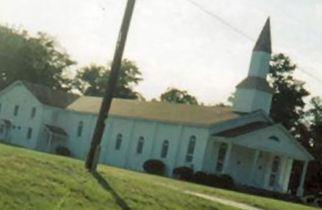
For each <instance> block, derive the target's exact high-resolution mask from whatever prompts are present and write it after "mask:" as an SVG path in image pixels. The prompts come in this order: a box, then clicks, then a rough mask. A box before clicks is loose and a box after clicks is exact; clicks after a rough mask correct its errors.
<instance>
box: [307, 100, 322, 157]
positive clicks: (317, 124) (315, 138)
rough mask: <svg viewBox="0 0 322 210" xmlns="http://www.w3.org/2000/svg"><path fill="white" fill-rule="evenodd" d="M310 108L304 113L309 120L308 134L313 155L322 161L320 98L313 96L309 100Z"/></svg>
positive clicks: (321, 101) (321, 109)
mask: <svg viewBox="0 0 322 210" xmlns="http://www.w3.org/2000/svg"><path fill="white" fill-rule="evenodd" d="M310 104H311V108H310V109H309V110H308V111H307V113H306V115H307V117H308V118H309V121H310V134H311V138H312V142H311V144H312V145H313V152H314V154H315V157H317V158H318V160H319V161H321V162H322V154H321V149H322V98H320V97H313V98H312V99H311V101H310Z"/></svg>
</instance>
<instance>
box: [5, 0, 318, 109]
mask: <svg viewBox="0 0 322 210" xmlns="http://www.w3.org/2000/svg"><path fill="white" fill-rule="evenodd" d="M194 1H195V2H198V4H200V5H202V6H203V7H204V8H206V9H207V10H208V11H211V12H212V13H213V14H216V15H218V16H220V17H221V18H223V19H224V20H225V21H227V22H229V23H230V24H232V25H234V26H235V27H237V28H239V29H240V30H242V31H243V32H244V33H245V34H247V35H248V36H250V37H252V38H254V39H256V38H257V36H258V35H259V32H260V30H261V28H262V27H263V24H264V22H265V19H266V18H267V16H270V17H271V24H272V40H273V51H274V52H275V53H277V52H283V53H286V54H287V55H289V56H291V58H292V59H293V60H294V61H295V62H296V63H297V64H298V65H299V66H300V67H301V68H302V69H305V70H306V71H308V72H310V73H311V74H313V75H314V76H315V77H316V78H320V80H321V81H322V72H321V71H322V1H321V0H283V1H280V0H270V1H267V0H194ZM125 4H126V1H125V0H0V23H1V24H8V25H10V26H15V27H21V28H24V29H27V30H28V31H30V32H32V33H35V32H37V31H43V32H47V33H49V34H50V35H52V36H53V37H55V38H56V39H57V40H58V41H59V43H60V44H61V45H62V46H63V47H64V48H65V49H66V51H67V52H68V53H69V54H70V55H71V57H72V58H73V59H74V60H76V61H77V62H78V66H84V65H88V64H90V63H97V64H106V63H107V61H110V60H111V59H112V56H113V52H114V47H115V42H116V38H117V34H118V30H119V26H120V23H121V18H122V15H123V10H124V7H125ZM253 45H254V42H253V41H250V40H248V39H247V38H245V37H243V36H242V35H240V34H238V33H236V32H235V31H233V30H232V29H231V28H229V27H227V26H226V25H224V24H222V23H221V22H219V21H218V20H216V19H214V18H212V17H211V16H209V15H208V14H206V13H204V12H202V11H201V10H200V9H198V8H197V7H195V6H193V5H192V4H190V3H189V2H188V1H187V0H137V5H136V8H135V13H134V16H133V22H132V25H131V30H130V33H129V37H128V42H127V46H126V50H125V55H124V56H125V57H126V58H129V59H131V60H134V61H135V62H136V63H137V64H138V66H139V67H140V69H141V71H142V73H143V77H144V81H143V82H142V83H141V85H140V86H139V87H138V88H137V89H138V91H140V92H141V93H143V95H144V96H146V97H147V98H152V97H157V96H158V95H160V93H162V92H163V91H164V90H165V89H166V88H167V87H169V86H171V87H178V88H182V89H187V90H188V91H189V92H191V93H192V94H194V95H196V96H197V97H198V99H200V100H201V101H203V102H206V103H218V102H224V101H226V99H227V97H228V96H229V95H230V94H231V93H232V92H233V91H234V87H235V85H236V84H237V83H238V82H239V81H240V80H242V79H243V78H244V77H245V76H246V74H247V71H248V66H249V59H250V55H251V50H252V48H253ZM297 77H298V78H299V79H301V80H304V81H306V82H307V86H306V87H307V88H308V89H309V90H310V91H311V92H312V93H313V94H314V95H320V96H322V82H319V81H318V80H316V79H312V78H310V77H309V76H307V75H306V74H303V73H301V72H298V73H297Z"/></svg>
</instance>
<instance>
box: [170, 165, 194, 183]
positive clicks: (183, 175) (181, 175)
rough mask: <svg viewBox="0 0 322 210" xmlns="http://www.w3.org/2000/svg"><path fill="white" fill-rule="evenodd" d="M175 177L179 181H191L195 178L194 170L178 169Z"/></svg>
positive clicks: (174, 172) (175, 170)
mask: <svg viewBox="0 0 322 210" xmlns="http://www.w3.org/2000/svg"><path fill="white" fill-rule="evenodd" d="M173 175H174V176H175V177H176V178H178V179H181V180H185V181H190V180H191V179H192V176H193V170H192V169H191V168H189V167H186V166H183V167H178V168H175V169H174V170H173Z"/></svg>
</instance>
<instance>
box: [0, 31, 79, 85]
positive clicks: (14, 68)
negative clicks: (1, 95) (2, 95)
mask: <svg viewBox="0 0 322 210" xmlns="http://www.w3.org/2000/svg"><path fill="white" fill-rule="evenodd" d="M0 43H1V45H0V88H3V87H5V86H7V85H9V84H11V83H12V82H14V81H16V80H25V81H28V82H33V83H39V84H42V85H45V86H48V87H50V88H53V89H64V90H66V89H69V80H68V79H67V77H66V74H67V70H68V68H69V67H70V66H72V65H73V64H75V62H74V61H72V60H71V59H70V57H69V55H68V54H67V53H65V52H64V51H63V50H62V49H60V48H59V46H58V44H57V42H56V41H55V40H54V39H53V38H51V37H50V36H49V35H47V34H45V33H41V32H39V33H37V35H36V36H30V35H29V34H28V32H27V31H20V30H16V29H13V28H9V27H5V26H1V25H0Z"/></svg>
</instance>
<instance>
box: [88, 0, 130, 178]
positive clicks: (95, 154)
mask: <svg viewBox="0 0 322 210" xmlns="http://www.w3.org/2000/svg"><path fill="white" fill-rule="evenodd" d="M135 1H136V0H128V1H127V5H126V9H125V13H124V17H123V22H122V25H121V29H120V33H119V37H118V40H117V45H116V49H115V53H114V58H113V62H112V68H111V74H110V78H109V80H108V83H107V86H106V93H105V95H104V98H103V101H102V104H101V108H100V111H99V115H98V119H97V122H96V127H95V131H94V135H93V137H92V142H91V148H90V150H89V152H88V155H87V159H86V163H85V167H86V169H87V170H89V171H90V172H95V171H96V168H97V163H98V159H99V153H100V144H101V141H102V137H103V134H104V129H105V122H106V120H107V117H108V113H109V110H110V108H111V103H112V100H113V96H114V92H115V88H116V85H117V81H118V76H119V71H120V68H121V63H122V57H123V52H124V47H125V43H126V38H127V34H128V31H129V27H130V22H131V19H132V14H133V10H134V5H135Z"/></svg>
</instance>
